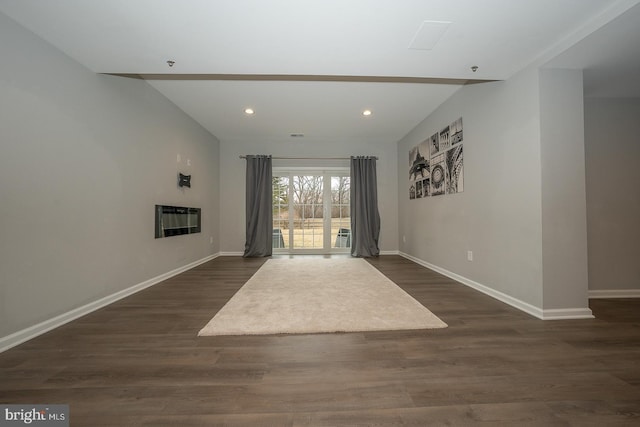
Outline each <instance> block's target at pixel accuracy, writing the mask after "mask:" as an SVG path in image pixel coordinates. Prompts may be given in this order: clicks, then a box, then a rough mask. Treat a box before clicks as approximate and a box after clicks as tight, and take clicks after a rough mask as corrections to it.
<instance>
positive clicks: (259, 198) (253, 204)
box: [243, 156, 273, 257]
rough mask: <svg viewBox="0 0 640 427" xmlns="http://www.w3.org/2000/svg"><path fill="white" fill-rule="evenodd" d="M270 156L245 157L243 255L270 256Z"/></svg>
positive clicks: (271, 225)
mask: <svg viewBox="0 0 640 427" xmlns="http://www.w3.org/2000/svg"><path fill="white" fill-rule="evenodd" d="M271 177H272V172H271V156H247V182H246V186H247V195H246V197H247V201H246V210H247V216H246V220H247V233H246V236H247V237H246V242H245V244H244V255H243V256H244V257H265V256H271V252H272V247H273V240H272V233H273V207H272V203H273V197H272V192H273V190H272V182H271Z"/></svg>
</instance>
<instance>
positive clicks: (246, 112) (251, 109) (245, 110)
mask: <svg viewBox="0 0 640 427" xmlns="http://www.w3.org/2000/svg"><path fill="white" fill-rule="evenodd" d="M244 113H245V114H248V115H252V114H253V113H255V111H253V108H245V109H244Z"/></svg>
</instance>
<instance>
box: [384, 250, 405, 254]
mask: <svg viewBox="0 0 640 427" xmlns="http://www.w3.org/2000/svg"><path fill="white" fill-rule="evenodd" d="M380 255H400V251H398V250H395V251H380Z"/></svg>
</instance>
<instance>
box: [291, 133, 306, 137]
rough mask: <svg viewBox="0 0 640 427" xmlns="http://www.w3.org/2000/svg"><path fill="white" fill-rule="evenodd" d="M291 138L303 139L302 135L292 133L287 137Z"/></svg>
mask: <svg viewBox="0 0 640 427" xmlns="http://www.w3.org/2000/svg"><path fill="white" fill-rule="evenodd" d="M289 136H290V137H291V138H304V133H292V134H291V135H289Z"/></svg>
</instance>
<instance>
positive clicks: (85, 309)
mask: <svg viewBox="0 0 640 427" xmlns="http://www.w3.org/2000/svg"><path fill="white" fill-rule="evenodd" d="M218 256H220V254H219V253H217V254H213V255H209V256H207V257H204V258H202V259H199V260H197V261H194V262H192V263H190V264H187V265H185V266H182V267H178V268H176V269H175V270H171V271H169V272H167V273H164V274H161V275H159V276H156V277H153V278H151V279H149V280H145V281H144V282H142V283H138V284H137V285H134V286H132V287H130V288H127V289H123V290H121V291H118V292H116V293H114V294H111V295H107V296H106V297H103V298H100V299H99V300H96V301H93V302H91V303H89V304H86V305H83V306H82V307H78V308H74V309H73V310H70V311H68V312H66V313H63V314H60V315H58V316H56V317H53V318H51V319H49V320H45V321H44V322H41V323H38V324H37V325H33V326H30V327H28V328H26V329H23V330H21V331H18V332H15V333H13V334H11V335H7V336H6V337H1V338H0V353H2V352H3V351H6V350H9V349H10V348H12V347H15V346H17V345H20V344H22V343H23V342H26V341H29V340H30V339H33V338H35V337H37V336H38V335H42V334H44V333H45V332H49V331H51V330H53V329H55V328H57V327H59V326H62V325H64V324H65V323H69V322H71V321H72V320H75V319H77V318H79V317H82V316H85V315H87V314H89V313H91V312H93V311H96V310H98V309H100V308H102V307H105V306H107V305H109V304H112V303H114V302H116V301H118V300H121V299H122V298H125V297H128V296H129V295H133V294H135V293H136V292H140V291H141V290H143V289H146V288H148V287H151V286H153V285H155V284H158V283H160V282H162V281H164V280H167V279H169V278H171V277H173V276H176V275H178V274H180V273H182V272H185V271H187V270H191V269H192V268H194V267H197V266H199V265H200V264H204V263H205V262H207V261H211V260H212V259H215V258H217V257H218Z"/></svg>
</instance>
